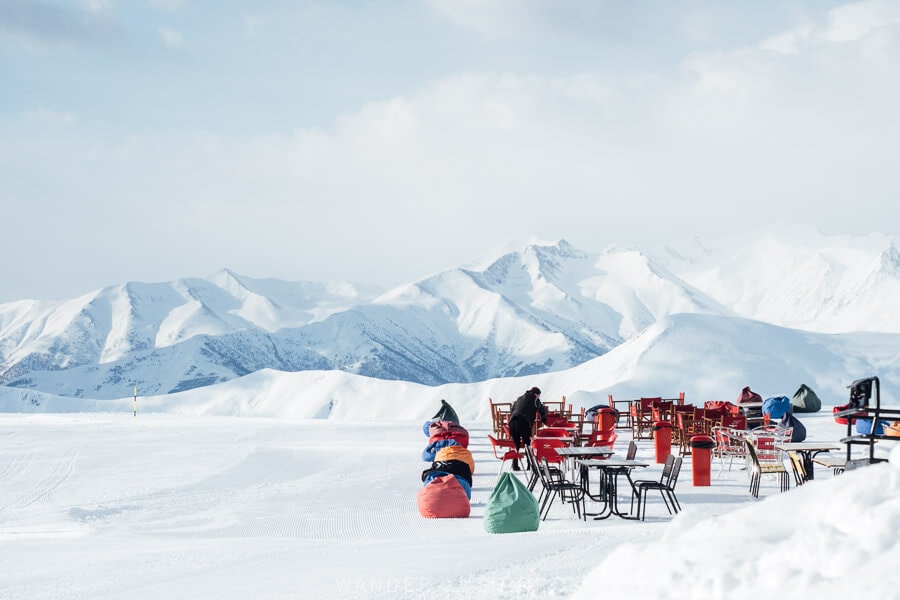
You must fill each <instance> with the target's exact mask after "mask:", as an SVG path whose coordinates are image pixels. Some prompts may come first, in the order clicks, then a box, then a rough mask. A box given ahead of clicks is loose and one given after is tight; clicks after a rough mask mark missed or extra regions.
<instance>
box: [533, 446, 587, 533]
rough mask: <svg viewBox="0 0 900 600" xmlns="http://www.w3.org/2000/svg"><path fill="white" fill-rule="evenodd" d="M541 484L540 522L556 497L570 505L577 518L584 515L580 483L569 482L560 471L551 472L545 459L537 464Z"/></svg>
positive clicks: (582, 493) (582, 490)
mask: <svg viewBox="0 0 900 600" xmlns="http://www.w3.org/2000/svg"><path fill="white" fill-rule="evenodd" d="M538 468H539V473H540V478H541V482H542V483H543V484H544V493H543V502H541V510H540V513H541V520H542V521H543V520H546V518H547V515H548V514H549V513H550V507H551V506H552V505H553V499H554V498H556V497H557V496H558V497H559V499H560V500H562V501H563V502H569V503H571V504H572V510H573V512H574V513H575V514H576V515H578V518H579V519H581V518H583V514H584V489H583V488H582V487H581V484H580V483H577V482H574V481H569V480H568V479H566V478H565V477H564V476H563V473H562V471H558V470H557V471H556V472H554V471H552V470H551V468H550V464H549V463H548V462H547V459H546V458H544V459H541V461H540V462H539V463H538Z"/></svg>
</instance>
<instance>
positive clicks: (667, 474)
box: [631, 454, 683, 521]
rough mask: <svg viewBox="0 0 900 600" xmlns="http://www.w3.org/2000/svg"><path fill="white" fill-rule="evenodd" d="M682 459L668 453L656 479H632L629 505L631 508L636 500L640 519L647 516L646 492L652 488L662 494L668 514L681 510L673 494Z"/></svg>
mask: <svg viewBox="0 0 900 600" xmlns="http://www.w3.org/2000/svg"><path fill="white" fill-rule="evenodd" d="M682 460H683V458H682V457H680V456H675V455H674V454H670V455H669V456H668V457H667V458H666V462H665V464H664V465H663V470H662V474H661V475H660V476H659V479H658V480H656V479H637V480H635V481H634V484H633V486H632V487H633V490H634V491H633V493H632V496H631V505H632V509H633V508H634V501H635V500H637V514H638V516H639V517H640V518H641V520H642V521H643V520H644V518H645V517H646V516H647V493H648V492H651V491H654V490H656V491H658V492H659V493H660V496H662V499H663V503H664V504H665V505H666V509H667V510H668V511H669V514H670V515H671V514H674V513H677V512H679V511H680V510H681V504H680V503H679V502H678V498H677V497H676V496H675V485H676V484H677V483H678V475H679V473H680V472H681V463H682Z"/></svg>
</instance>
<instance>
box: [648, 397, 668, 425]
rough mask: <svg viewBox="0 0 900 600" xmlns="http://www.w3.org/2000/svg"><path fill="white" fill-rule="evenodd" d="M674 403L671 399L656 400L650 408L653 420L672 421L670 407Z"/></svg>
mask: <svg viewBox="0 0 900 600" xmlns="http://www.w3.org/2000/svg"><path fill="white" fill-rule="evenodd" d="M673 405H674V403H673V402H672V401H671V400H657V401H656V402H654V403H653V405H652V406H651V408H650V414H651V415H653V416H652V418H653V422H654V423H656V422H658V421H668V422H670V423H671V422H672V407H673Z"/></svg>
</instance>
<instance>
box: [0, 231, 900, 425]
mask: <svg viewBox="0 0 900 600" xmlns="http://www.w3.org/2000/svg"><path fill="white" fill-rule="evenodd" d="M896 245H897V244H896V240H895V239H893V238H890V237H888V236H883V235H876V234H873V235H870V236H866V237H862V238H853V237H849V236H834V237H827V236H823V235H822V234H820V233H818V232H816V231H813V230H811V229H808V228H803V227H789V226H786V225H776V226H773V227H770V228H767V229H765V230H762V231H757V232H753V233H744V234H742V235H741V236H732V237H729V238H728V239H725V240H714V241H708V240H698V239H692V240H686V241H685V242H682V243H679V244H673V245H670V246H667V247H662V248H653V249H649V250H641V249H638V248H633V247H623V246H614V247H610V248H607V249H606V250H605V251H603V252H600V253H593V254H592V253H588V252H585V251H583V250H580V249H577V248H575V247H573V246H572V245H571V244H569V243H567V242H565V241H558V242H553V243H540V242H536V243H530V244H528V245H525V246H524V247H522V248H520V249H517V250H514V251H510V252H505V253H501V254H500V255H499V256H491V257H487V258H486V259H484V260H482V261H480V262H478V263H471V264H467V265H464V266H461V267H459V268H456V269H451V270H448V271H445V272H442V273H438V274H436V275H433V276H430V277H426V278H423V279H421V280H419V281H416V282H412V283H409V284H406V285H403V286H399V287H397V288H395V289H392V290H389V291H386V292H384V293H380V294H379V293H378V290H373V289H370V288H360V287H359V286H354V285H351V284H317V283H289V282H283V281H277V280H254V279H251V278H249V277H244V276H240V275H237V274H234V273H231V272H229V271H223V272H221V273H218V274H216V275H214V276H212V277H210V278H207V279H185V280H178V281H176V282H172V283H159V284H136V283H128V284H124V285H121V286H117V287H113V288H106V289H102V290H98V291H96V292H94V293H92V294H88V295H85V296H83V297H80V298H77V299H74V300H69V301H62V302H36V301H21V302H14V303H9V304H5V305H0V378H2V381H3V382H4V383H5V385H7V386H9V387H17V388H24V389H30V390H40V391H42V392H46V393H50V394H56V395H60V396H66V397H82V398H96V399H109V398H121V397H124V396H127V395H129V394H130V392H131V389H132V386H137V387H138V389H139V391H140V393H141V395H142V396H143V395H157V394H166V393H175V392H178V391H182V390H187V389H192V388H198V387H203V386H207V385H211V384H214V383H218V382H224V381H229V380H232V379H235V378H238V377H243V376H245V375H248V374H251V373H255V372H258V371H261V370H264V369H275V370H278V371H291V372H293V371H314V372H321V371H327V370H337V371H343V372H346V373H353V374H358V375H365V376H370V377H375V378H380V379H386V380H402V381H408V382H412V383H418V384H426V385H430V386H437V385H441V384H446V383H449V382H457V383H469V382H486V381H489V380H492V379H495V378H515V377H521V376H527V375H537V374H541V373H550V372H559V371H563V370H569V369H572V368H573V367H577V366H578V365H584V364H593V361H594V360H595V359H598V357H604V355H607V353H609V354H610V355H611V356H612V357H614V356H615V355H617V354H620V353H621V348H627V347H631V346H632V345H633V344H640V343H641V340H646V339H647V335H648V332H649V331H653V328H654V327H656V326H659V324H660V323H663V322H667V323H669V324H670V325H669V327H673V326H672V325H671V323H673V322H674V323H676V324H677V323H680V322H681V320H679V319H675V320H674V321H668V320H667V318H668V317H671V316H675V315H695V319H696V321H691V323H693V325H692V331H695V332H702V331H703V329H704V325H703V324H704V323H705V324H706V327H708V328H709V329H714V330H719V329H721V328H723V327H724V325H723V323H738V325H729V326H728V327H726V328H725V330H726V331H730V332H733V333H734V335H733V336H732V337H726V338H722V336H721V332H719V337H718V338H717V339H718V340H719V341H718V342H717V343H718V344H720V345H721V346H722V348H730V347H734V348H742V347H745V346H746V345H747V340H745V339H743V338H742V332H744V331H747V330H755V329H754V328H757V327H758V325H759V324H758V323H753V322H750V321H748V319H749V320H752V321H766V322H769V323H772V324H775V325H782V326H786V327H791V328H793V329H794V330H800V329H802V330H805V331H817V332H828V333H834V332H852V331H870V332H882V333H891V332H900V310H898V308H897V303H896V302H894V301H892V300H893V298H895V297H896V292H897V291H898V287H900V277H898V274H900V260H898V252H897V250H896ZM723 319H724V320H723ZM674 327H675V329H667V331H668V333H666V334H665V335H666V336H673V335H677V333H674V332H677V331H679V330H680V328H679V327H678V326H677V325H676V326H674ZM794 334H795V335H797V336H802V335H805V334H804V333H803V332H801V331H795V332H794ZM692 335H694V336H695V337H697V336H699V335H700V334H698V333H694V334H692ZM824 339H831V338H824ZM847 339H850V338H847ZM847 339H842V340H841V344H847V343H849V342H847ZM854 339H855V338H854ZM656 343H658V342H656ZM823 344H824V343H823ZM877 345H878V346H879V348H881V349H883V348H887V349H889V351H888V352H887V354H886V355H885V358H884V360H882V362H884V361H885V360H887V358H886V356H887V355H890V350H891V349H892V350H893V351H894V354H897V353H896V350H897V348H898V346H897V344H896V343H895V340H894V338H893V336H882V337H879V338H878V342H877ZM751 346H753V347H754V348H756V350H755V352H756V353H755V354H752V355H748V356H744V357H743V358H741V357H740V355H738V356H735V357H734V360H739V361H741V362H745V363H746V362H748V361H749V364H754V363H755V362H758V361H757V357H758V356H771V357H776V359H777V360H782V361H792V360H795V359H793V358H791V357H790V356H786V355H784V354H783V353H780V352H778V348H777V345H773V346H772V347H769V348H767V346H766V344H764V343H762V341H760V340H757V341H756V342H755V343H754V344H751ZM857 346H858V345H854V344H850V347H853V348H855V347H857ZM722 348H718V349H710V348H700V349H699V350H698V355H697V356H695V357H694V360H697V361H699V362H700V363H701V365H702V364H704V363H710V362H712V363H715V362H716V361H718V360H720V359H721V357H722V356H724V355H725V353H724V352H723V351H722ZM613 349H619V350H618V351H617V352H616V353H612V352H610V351H612V350H613ZM648 351H649V349H648ZM672 351H674V352H675V353H676V354H677V353H678V352H679V350H678V348H672ZM706 352H712V354H709V355H706V354H703V353H706ZM701 354H702V355H701ZM604 358H605V357H604ZM852 358H853V357H849V356H848V357H847V360H852ZM866 361H867V359H866V358H859V360H858V362H859V363H860V364H865V363H866ZM697 366H700V365H697ZM722 368H723V369H725V370H726V371H727V370H729V369H732V370H734V367H731V366H728V365H723V366H722ZM620 371H621V369H620ZM738 371H739V369H738V370H735V372H738ZM567 372H568V371H567ZM804 373H807V372H804ZM866 374H867V373H861V374H859V375H860V376H863V375H866ZM798 375H799V373H798ZM807 376H809V375H808V373H807ZM838 378H839V379H841V381H843V378H841V377H838ZM744 380H745V381H746V379H744ZM618 381H619V383H620V384H621V383H624V381H625V380H624V373H620V374H619V376H618ZM798 383H799V382H798ZM681 387H685V386H681ZM603 389H605V388H603ZM321 410H323V409H321V408H319V409H317V411H319V412H321Z"/></svg>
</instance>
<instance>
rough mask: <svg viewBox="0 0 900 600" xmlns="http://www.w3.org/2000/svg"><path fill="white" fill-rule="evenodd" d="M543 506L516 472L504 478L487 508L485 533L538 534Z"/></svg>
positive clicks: (497, 486) (498, 483)
mask: <svg viewBox="0 0 900 600" xmlns="http://www.w3.org/2000/svg"><path fill="white" fill-rule="evenodd" d="M540 512H541V511H540V507H539V506H538V501H537V498H535V497H534V494H532V493H531V492H529V491H528V488H527V487H525V484H524V483H522V482H521V481H519V478H518V477H516V476H515V475H513V474H512V473H508V472H507V473H503V474H502V475H500V481H498V482H497V485H496V486H494V491H493V492H491V496H490V498H488V501H487V505H486V506H485V509H484V530H485V531H487V532H488V533H518V532H521V531H537V529H538V525H540V522H541V514H540Z"/></svg>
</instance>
